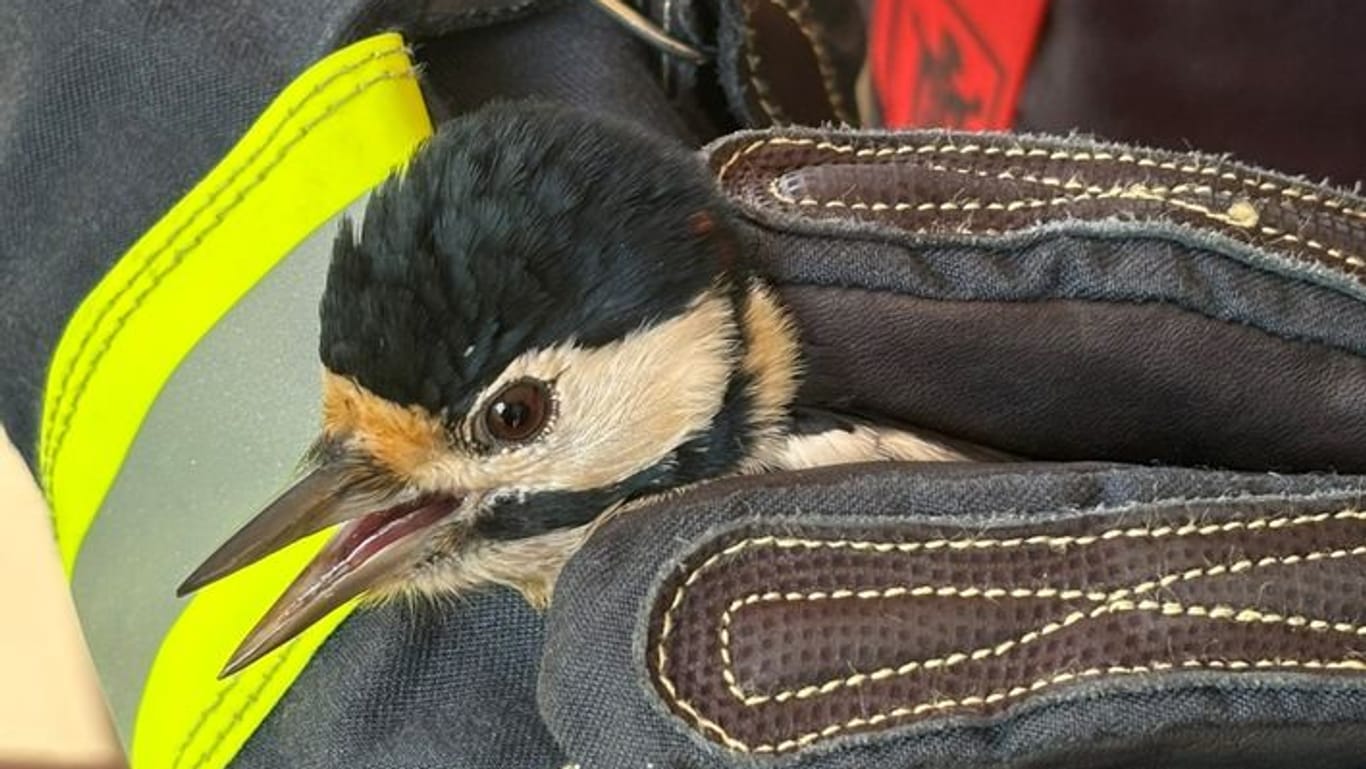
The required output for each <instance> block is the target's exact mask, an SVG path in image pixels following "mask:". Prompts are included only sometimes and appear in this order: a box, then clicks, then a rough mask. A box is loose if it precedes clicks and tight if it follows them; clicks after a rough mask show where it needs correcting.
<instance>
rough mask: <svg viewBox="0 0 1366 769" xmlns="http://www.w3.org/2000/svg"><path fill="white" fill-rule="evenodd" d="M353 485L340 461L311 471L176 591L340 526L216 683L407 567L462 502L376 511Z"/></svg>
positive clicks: (371, 499)
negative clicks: (427, 539) (428, 534)
mask: <svg viewBox="0 0 1366 769" xmlns="http://www.w3.org/2000/svg"><path fill="white" fill-rule="evenodd" d="M353 478H354V468H353V467H348V466H347V465H346V463H344V462H340V461H336V460H333V461H326V460H325V461H324V462H323V463H321V464H319V465H317V466H316V467H315V468H313V469H312V470H311V471H310V472H309V473H308V474H306V475H305V476H303V477H302V478H300V479H299V480H298V481H297V482H295V483H294V485H293V486H291V487H290V488H289V489H288V490H287V491H285V492H284V493H283V494H281V495H280V496H279V497H277V498H276V499H275V501H273V502H271V503H270V504H269V505H267V506H266V508H265V509H264V510H262V511H261V512H260V513H259V514H258V515H257V516H256V517H255V518H253V519H252V520H251V521H250V522H249V523H247V525H246V526H243V527H242V528H241V529H240V530H239V531H238V532H237V533H236V534H233V535H232V537H230V538H229V539H228V541H227V542H225V543H223V545H222V546H221V547H219V548H218V550H216V551H215V552H214V553H213V555H210V556H209V557H208V559H206V560H205V561H204V563H203V564H201V565H200V566H199V568H197V569H195V570H194V573H192V574H191V575H190V576H189V577H188V578H186V580H185V581H184V582H183V583H182V584H181V585H180V588H179V589H178V590H177V591H176V593H177V595H180V596H184V595H187V594H189V593H192V592H194V591H196V590H198V589H200V588H202V587H204V586H205V585H208V584H209V583H211V582H215V581H217V580H219V579H222V578H223V577H225V576H227V575H229V574H231V573H233V572H235V571H237V570H239V569H241V568H243V567H245V566H247V565H249V564H251V563H254V562H256V561H258V560H260V559H261V558H264V557H265V556H267V555H269V554H271V553H273V552H275V551H277V550H280V549H281V548H283V547H285V546H287V545H289V544H291V543H293V542H295V541H297V540H299V539H301V538H303V537H306V536H308V535H309V534H312V533H314V532H317V531H320V530H322V529H324V528H327V527H328V526H332V525H335V524H338V523H344V524H345V525H344V526H342V527H341V528H340V529H339V530H338V531H337V533H336V534H335V535H333V537H332V539H331V540H329V541H328V543H327V544H326V545H324V546H323V549H322V551H321V552H320V553H319V554H318V555H317V556H316V557H315V558H314V559H313V561H312V562H311V563H309V565H308V566H307V567H306V568H305V569H304V570H303V572H302V573H301V574H299V576H298V577H297V578H295V580H294V582H293V583H291V584H290V586H289V587H288V588H287V589H286V590H285V592H284V594H283V595H282V596H280V598H279V600H277V601H276V602H275V604H274V605H273V606H271V608H270V610H269V611H267V612H266V614H265V616H264V617H262V618H261V621H260V622H258V623H257V624H256V627H254V628H252V630H251V632H250V633H248V634H247V637H246V639H245V640H244V641H243V642H242V643H241V645H240V646H238V648H237V651H235V652H233V655H232V657H231V658H230V659H229V660H228V663H227V665H226V666H225V667H224V668H223V671H222V672H221V673H220V674H219V677H220V678H223V677H226V676H229V675H231V674H233V673H235V672H237V671H238V670H241V669H242V668H243V667H246V666H247V665H249V664H251V663H252V662H254V661H256V660H257V659H260V658H261V657H262V656H264V655H266V654H267V653H269V652H270V651H271V650H273V649H275V648H277V647H278V646H280V645H281V644H283V643H284V642H286V641H288V640H289V639H291V638H293V637H294V636H296V635H298V634H299V633H301V632H303V630H304V629H306V628H307V627H308V626H309V625H312V624H313V623H314V622H317V621H318V620H319V619H321V618H322V617H324V616H325V615H327V614H328V613H329V612H331V611H332V610H333V609H335V608H337V607H338V606H341V605H342V604H344V603H346V602H347V601H349V600H351V599H352V598H354V597H356V596H357V595H360V594H361V593H363V592H365V591H366V590H368V589H370V588H372V587H374V586H376V585H377V584H379V583H381V582H383V581H384V580H385V579H386V578H388V577H391V576H393V575H394V574H395V573H396V572H400V571H402V570H403V569H404V568H405V567H406V566H409V565H411V564H412V563H413V562H414V560H416V558H417V557H418V555H419V551H420V550H421V546H422V542H423V540H424V539H425V537H424V535H425V534H426V533H427V532H428V531H429V530H430V529H431V528H432V527H433V526H435V525H436V524H437V523H438V522H440V521H441V520H443V519H445V518H446V517H448V516H449V515H450V514H451V513H452V512H454V510H455V509H456V508H457V507H458V506H459V504H460V502H461V499H460V498H459V497H456V496H453V495H429V496H411V495H410V496H409V497H408V498H406V499H403V500H401V501H399V502H397V503H396V504H395V503H393V501H392V500H390V502H389V506H388V507H384V508H382V509H376V508H377V504H376V502H375V500H376V496H375V494H374V492H373V490H371V489H360V488H357V486H356V484H355V483H354V482H353ZM381 504H383V503H381Z"/></svg>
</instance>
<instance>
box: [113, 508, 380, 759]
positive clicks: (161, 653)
mask: <svg viewBox="0 0 1366 769" xmlns="http://www.w3.org/2000/svg"><path fill="white" fill-rule="evenodd" d="M328 536H330V533H329V532H322V533H320V534H317V535H314V536H313V537H310V538H309V539H306V540H303V541H302V542H298V543H295V544H294V545H293V546H291V547H290V548H288V549H286V550H284V551H282V552H280V553H278V554H276V555H274V556H272V557H271V558H269V559H267V560H265V561H263V562H261V563H259V564H257V565H255V566H252V567H251V568H248V569H246V570H244V571H242V572H241V573H239V574H235V575H233V576H232V577H231V578H230V579H227V580H224V581H222V582H219V583H216V584H213V585H210V586H209V587H207V588H204V590H202V591H201V592H200V593H199V594H197V595H196V596H195V597H194V599H193V600H191V601H190V605H189V606H188V607H186V609H185V611H184V612H183V613H181V615H180V616H179V617H178V618H177V619H176V622H175V625H174V626H172V628H171V631H170V632H169V633H167V634H166V638H165V639H164V640H163V641H162V644H161V649H160V650H158V651H157V656H156V660H155V661H154V662H153V663H152V670H151V674H150V675H149V676H148V679H147V685H146V687H145V688H144V690H143V694H142V699H141V701H140V702H139V703H138V715H137V720H136V722H135V723H134V726H133V744H132V748H131V750H130V758H131V761H132V767H133V769H222V768H223V767H225V766H227V765H228V762H229V761H231V760H232V758H233V756H235V755H237V751H238V750H240V749H241V748H242V745H244V744H245V743H246V741H247V738H248V737H250V736H251V735H252V733H253V732H255V731H256V728H257V727H258V726H260V725H261V722H262V721H264V720H265V718H266V716H267V715H269V714H270V711H271V709H272V708H274V707H275V703H276V702H278V701H279V699H280V697H282V696H283V695H284V693H285V691H286V690H287V689H288V688H289V687H290V685H291V684H293V683H294V679H295V678H296V677H298V675H299V673H301V672H302V671H303V669H304V666H305V665H307V664H308V661H309V659H311V658H312V656H313V652H314V651H316V650H317V648H318V646H320V645H321V644H322V642H323V641H325V640H326V639H327V636H328V635H329V634H331V632H332V631H333V630H334V629H336V627H337V625H339V624H341V621H342V620H343V619H345V618H346V616H347V615H348V614H350V613H351V610H352V608H354V604H348V605H347V606H345V607H343V608H341V609H338V610H337V611H335V612H333V613H332V614H330V615H328V616H327V617H326V618H325V619H323V620H321V621H320V622H318V623H317V624H315V625H313V626H312V627H310V628H309V629H308V630H307V631H306V632H305V633H303V634H302V635H300V636H299V637H298V638H296V639H294V640H293V641H292V642H290V643H289V644H287V645H285V646H283V647H281V648H280V649H277V650H276V651H275V652H273V653H272V654H270V655H268V656H267V657H265V658H264V659H261V660H259V661H257V662H256V663H254V664H253V665H251V666H250V667H248V668H246V669H245V670H243V671H241V672H240V673H238V674H237V675H234V676H232V677H230V678H228V679H226V680H223V681H219V680H217V679H216V678H215V676H216V675H217V673H218V670H219V669H220V668H221V667H222V666H223V663H225V662H226V661H227V659H228V656H229V655H230V654H232V651H233V649H234V648H236V646H237V643H238V641H240V640H241V639H242V636H243V635H245V633H246V631H247V629H249V628H250V627H251V626H252V625H253V624H255V622H256V621H257V620H258V619H260V618H261V615H263V614H265V612H266V609H267V608H269V606H270V604H271V602H273V601H274V600H275V597H276V596H277V595H279V593H280V591H281V590H282V589H283V587H284V585H286V584H288V583H289V581H290V580H291V579H293V578H294V576H295V575H296V574H298V573H299V570H300V569H302V568H303V566H304V564H305V562H307V561H308V560H309V559H310V558H311V557H312V556H313V554H315V553H316V552H317V551H318V549H319V548H320V547H321V546H322V544H323V542H325V541H326V539H327V537H328Z"/></svg>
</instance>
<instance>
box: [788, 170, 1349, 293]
mask: <svg viewBox="0 0 1366 769" xmlns="http://www.w3.org/2000/svg"><path fill="white" fill-rule="evenodd" d="M921 168H923V169H925V170H929V171H938V172H942V173H956V174H962V175H964V176H978V177H982V178H995V179H999V180H1010V181H1023V182H1029V183H1032V184H1038V185H1042V186H1044V187H1050V188H1055V189H1064V190H1083V191H1082V192H1079V193H1076V194H1073V195H1066V196H1058V197H1054V198H1003V199H1000V200H994V201H985V200H982V199H978V198H963V199H958V200H951V201H945V202H940V203H935V202H921V203H913V202H908V201H881V200H875V201H867V200H862V199H856V200H853V201H847V200H842V199H831V200H819V199H817V198H814V197H802V198H795V197H793V196H791V195H788V194H786V193H784V192H783V191H782V190H780V189H778V180H777V179H776V178H775V179H773V180H772V181H770V182H769V184H768V194H769V196H770V197H772V198H774V199H775V200H777V201H778V202H780V203H784V204H787V205H795V206H805V207H813V206H819V207H822V208H844V209H851V210H859V211H873V212H876V213H881V212H885V211H895V212H906V211H915V212H924V211H939V212H957V211H962V212H971V211H978V210H984V211H1004V212H1011V211H1020V210H1024V209H1033V208H1045V207H1050V206H1067V205H1071V204H1073V203H1083V202H1087V201H1095V200H1105V199H1116V198H1118V199H1123V200H1140V201H1147V202H1153V203H1160V204H1162V205H1166V206H1170V207H1172V208H1176V209H1179V210H1183V211H1190V212H1193V213H1197V214H1200V215H1201V216H1203V217H1205V218H1206V219H1210V220H1212V221H1215V222H1219V223H1220V224H1225V225H1228V226H1230V227H1237V228H1239V229H1244V230H1256V231H1259V232H1261V233H1262V234H1264V235H1268V236H1271V237H1273V238H1275V239H1276V240H1277V241H1283V242H1287V243H1295V244H1298V245H1303V246H1307V247H1309V248H1311V249H1313V250H1315V251H1319V252H1321V253H1324V254H1326V255H1328V256H1329V257H1331V258H1333V259H1336V260H1338V261H1341V262H1344V263H1346V264H1348V265H1350V266H1351V267H1355V268H1362V267H1366V259H1362V258H1361V257H1360V256H1357V255H1355V254H1352V253H1348V252H1346V251H1343V250H1342V249H1340V248H1337V247H1334V246H1329V245H1326V244H1323V243H1320V242H1319V241H1317V240H1314V239H1313V238H1304V237H1301V236H1299V235H1297V234H1291V233H1288V232H1286V231H1284V230H1281V229H1277V228H1275V227H1271V226H1268V225H1261V226H1258V223H1257V219H1258V216H1257V213H1256V209H1255V208H1254V207H1253V205H1252V203H1251V202H1249V201H1247V200H1245V199H1243V198H1237V197H1235V199H1234V200H1233V201H1232V203H1230V205H1229V207H1228V208H1227V209H1226V210H1224V211H1215V210H1213V209H1212V208H1210V207H1209V206H1204V205H1201V204H1199V203H1195V202H1192V201H1189V200H1182V199H1180V198H1175V197H1170V196H1171V195H1177V194H1180V193H1183V192H1193V193H1196V194H1208V195H1211V196H1213V195H1216V194H1220V193H1222V194H1226V195H1235V194H1236V193H1230V192H1228V191H1227V190H1218V189H1215V188H1213V187H1211V186H1210V185H1208V184H1193V183H1183V184H1177V185H1175V186H1171V187H1167V186H1161V185H1157V186H1149V185H1146V184H1142V183H1132V184H1128V185H1115V186H1113V187H1109V188H1104V187H1101V186H1099V185H1095V184H1091V185H1087V184H1082V183H1081V182H1079V181H1077V180H1076V179H1075V178H1073V179H1068V180H1066V181H1063V180H1062V179H1058V178H1056V177H1047V176H1044V177H1040V176H1037V175H1035V174H1028V173H1026V174H1017V173H1014V172H1012V171H1008V170H1007V171H1002V172H1000V173H996V174H991V173H989V172H986V171H982V170H979V169H971V168H955V167H949V166H944V165H939V164H930V165H926V166H921ZM959 229H960V231H968V232H971V231H972V230H971V229H970V228H967V226H966V223H965V224H964V225H963V226H961V227H960V228H959ZM978 231H985V232H997V230H992V229H988V230H978ZM912 232H915V233H918V234H926V233H929V232H931V230H930V229H929V228H925V227H920V228H916V229H914V230H912Z"/></svg>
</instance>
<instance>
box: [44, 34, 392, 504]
mask: <svg viewBox="0 0 1366 769" xmlns="http://www.w3.org/2000/svg"><path fill="white" fill-rule="evenodd" d="M404 50H405V49H403V48H395V49H389V50H388V51H387V52H386V53H384V55H393V54H395V53H402V52H404ZM380 57H381V52H375V54H372V55H371V57H367V59H366V60H364V61H363V62H357V63H355V64H354V65H353V66H351V67H349V68H348V69H347V70H346V71H347V72H350V71H354V70H355V69H357V68H359V67H360V66H363V65H364V64H366V63H369V62H370V61H373V60H375V59H378V58H380ZM414 76H415V72H414V71H413V69H412V68H411V67H409V68H407V69H405V70H403V71H389V72H382V73H380V74H378V75H375V76H373V77H370V78H367V79H365V80H362V81H360V82H359V83H357V85H356V86H355V87H354V88H353V89H352V90H351V91H349V92H347V93H345V94H342V95H341V96H339V97H337V98H336V99H335V100H333V101H331V102H328V103H327V105H326V106H325V107H324V110H323V111H322V112H321V113H320V114H319V115H317V116H316V117H315V118H313V119H312V120H311V121H309V122H307V123H305V124H303V125H302V126H301V127H300V128H299V129H298V132H297V133H295V134H294V136H292V137H290V138H289V139H288V140H286V141H285V142H284V143H283V144H281V145H280V146H279V148H278V150H277V153H276V155H275V157H273V158H272V159H271V160H270V162H268V163H267V164H266V165H265V166H263V167H262V168H261V169H260V170H259V171H257V174H256V177H255V178H254V179H252V180H251V181H250V182H249V183H248V184H247V185H246V186H245V187H243V188H242V189H241V190H239V191H238V192H237V194H236V195H234V196H233V198H232V199H231V200H230V201H229V202H228V203H227V205H225V206H223V207H222V208H221V209H219V210H217V211H215V212H214V213H213V214H212V218H211V219H210V221H208V222H207V223H206V224H205V226H204V227H203V228H202V229H200V230H199V231H198V232H197V233H195V234H194V235H193V236H191V238H190V240H189V242H188V243H186V244H185V245H184V246H183V247H182V248H180V249H179V250H177V251H176V252H174V253H173V254H172V255H171V257H170V259H169V260H167V261H168V263H167V264H166V265H165V266H164V267H162V269H161V270H159V271H152V268H153V266H155V265H156V261H157V258H158V257H159V256H161V255H162V254H164V253H165V252H166V251H167V250H168V249H169V248H170V247H171V245H172V244H173V243H174V242H175V240H176V239H177V238H178V237H179V235H180V234H181V233H182V232H184V231H185V230H187V229H188V228H189V227H190V225H192V224H193V223H194V222H195V220H196V219H197V218H198V217H199V216H201V215H202V214H203V213H204V212H205V211H207V210H208V209H209V207H211V206H212V204H213V203H214V202H215V201H216V200H217V198H218V196H219V195H221V194H222V193H223V192H224V191H226V190H227V188H228V187H230V186H231V185H232V184H233V183H234V182H235V181H236V180H237V179H238V178H240V177H241V175H242V174H244V173H245V172H246V171H247V170H248V169H249V168H251V166H252V165H253V164H254V163H255V161H256V160H257V159H258V158H259V157H260V156H261V154H263V153H264V150H265V149H266V148H267V147H269V146H271V145H272V144H273V143H274V137H275V136H276V135H278V132H283V128H284V126H285V125H286V124H287V123H289V122H291V121H292V118H293V117H294V116H295V115H297V114H298V112H299V111H300V110H302V109H303V107H304V105H305V102H300V103H299V104H298V105H296V107H295V110H294V111H292V112H291V113H289V114H288V115H286V117H285V118H283V119H282V120H281V121H280V123H279V124H278V125H277V128H276V132H277V133H273V134H272V136H271V138H269V139H267V140H266V142H265V143H263V144H262V145H261V147H260V148H259V150H258V152H256V153H253V154H252V156H251V158H249V159H248V160H247V161H245V162H244V163H243V164H242V165H241V166H238V167H237V169H236V170H235V171H234V172H233V173H232V174H231V175H230V177H229V179H228V180H226V181H225V182H224V183H223V184H222V185H220V186H219V187H218V188H217V189H216V190H215V191H214V192H213V193H211V194H210V197H209V200H208V201H206V202H205V204H204V205H203V206H201V207H200V208H199V209H197V210H196V211H195V212H194V213H193V214H192V215H191V216H190V218H188V219H187V220H186V222H185V224H183V225H182V226H180V227H178V228H177V229H176V231H175V232H174V233H173V234H172V235H171V236H170V237H168V239H167V241H166V243H165V244H164V245H163V246H161V247H160V248H159V249H157V250H156V251H154V252H153V253H152V254H151V255H149V256H148V257H147V258H146V259H145V260H144V262H143V264H142V265H140V266H139V267H138V269H137V270H136V271H135V272H134V274H133V275H131V276H129V278H128V280H127V282H126V283H124V284H123V286H121V287H120V288H119V289H118V290H117V291H116V292H115V294H114V295H113V296H112V297H111V298H110V299H109V300H108V301H107V302H106V303H105V304H104V305H103V306H102V307H101V309H100V311H99V313H98V315H97V316H96V318H95V320H94V321H92V323H91V325H90V327H89V330H88V331H87V333H86V334H85V336H84V337H83V338H82V340H81V342H80V343H79V344H78V346H77V350H76V352H75V353H74V354H73V355H72V357H71V359H70V362H69V363H68V365H67V369H66V371H65V372H64V375H63V377H62V379H61V380H60V384H59V385H58V391H57V396H56V398H55V400H54V405H53V412H54V418H53V419H54V423H55V427H54V430H53V432H52V433H51V434H52V436H53V438H52V443H51V450H50V451H48V452H47V460H46V461H45V462H43V463H42V465H43V467H44V468H45V471H44V476H45V484H44V485H45V486H46V487H47V488H48V489H49V490H50V489H51V488H52V479H53V473H54V471H55V469H56V463H57V459H58V457H59V455H60V454H61V450H62V447H63V446H64V444H65V440H66V436H67V434H68V432H69V430H70V427H71V421H72V419H73V418H74V416H75V413H76V411H77V409H78V407H79V404H80V400H81V397H82V395H83V393H84V392H85V388H86V386H87V385H88V384H89V383H90V378H91V377H92V376H93V375H94V372H95V369H96V368H97V367H98V364H99V362H100V360H101V359H102V358H103V357H104V355H105V354H106V353H107V352H108V350H109V348H110V347H111V345H112V344H113V342H114V339H115V338H117V336H118V334H119V332H120V331H121V330H122V328H123V327H124V325H125V324H126V323H127V322H128V319H129V318H130V317H132V314H133V313H134V312H136V311H137V310H138V308H139V307H141V306H142V303H143V302H144V301H146V299H147V297H148V296H149V295H150V294H151V292H152V291H153V290H155V289H156V287H157V286H159V285H160V284H161V281H163V280H164V279H165V278H166V277H167V276H168V275H170V274H171V273H172V272H174V271H175V270H176V268H178V267H179V266H180V265H181V264H183V263H184V261H185V259H186V258H187V257H188V256H189V255H190V254H191V253H192V252H193V251H194V250H195V249H196V248H197V247H198V246H199V244H200V243H202V242H203V240H204V238H206V237H207V236H208V235H209V233H211V232H213V230H215V229H217V227H218V225H220V224H221V223H222V222H223V221H224V219H225V218H226V217H227V215H228V214H229V213H231V212H232V210H233V209H235V208H236V207H237V206H238V205H240V204H241V203H242V202H243V201H244V200H246V198H247V196H248V194H250V193H251V192H252V191H253V190H255V189H256V188H257V187H259V186H260V185H261V184H262V183H263V182H265V180H266V179H267V178H268V177H269V176H270V173H271V172H272V171H273V170H274V169H275V168H276V167H278V166H279V165H280V164H281V163H282V162H284V160H285V158H287V157H288V156H289V153H290V152H291V151H292V150H293V148H294V147H296V146H297V145H298V144H299V142H300V141H302V140H303V139H304V138H305V137H306V136H307V135H308V134H309V133H311V132H312V131H313V129H315V128H317V127H318V126H319V125H320V124H322V123H323V122H325V121H326V120H327V119H328V118H330V117H331V116H333V115H334V114H336V113H337V111H338V110H339V109H340V108H341V107H342V106H344V105H345V104H347V103H348V102H350V101H352V100H353V99H355V98H357V97H359V96H360V95H361V94H363V93H365V92H366V91H367V90H369V89H370V88H373V87H375V86H377V85H379V84H380V83H383V82H386V81H390V80H403V79H411V78H413V77H414ZM337 77H340V74H339V75H338V76H337ZM331 80H333V81H335V80H336V77H334V78H332V79H331ZM322 87H323V84H322V83H320V84H319V85H318V87H316V88H315V89H314V90H313V91H310V92H309V97H308V98H311V97H312V96H313V95H314V94H317V93H320V92H321V89H322ZM149 271H151V276H150V280H149V281H147V282H146V284H145V285H144V286H142V288H141V289H140V290H139V291H138V293H137V294H135V295H134V296H133V299H132V305H131V306H130V307H128V308H127V309H126V310H125V311H124V312H123V313H122V314H121V315H119V316H118V317H117V318H115V319H114V321H113V324H112V325H111V326H109V328H108V332H107V333H106V334H105V335H104V338H103V339H102V340H101V343H100V346H99V347H98V348H96V349H95V351H94V353H92V355H91V358H90V360H89V361H88V362H87V363H86V366H85V371H84V374H83V375H82V377H81V379H80V380H79V381H78V382H77V383H76V384H75V386H74V388H73V389H72V390H71V395H70V398H69V399H68V398H67V397H66V392H67V386H68V384H69V382H70V379H71V376H72V375H73V374H74V372H75V369H76V363H77V361H78V360H79V359H80V357H81V355H82V353H83V352H84V350H85V349H86V346H87V345H88V344H89V342H90V341H91V340H92V339H93V338H94V337H95V335H96V334H97V333H99V332H100V331H101V330H102V329H101V326H102V325H103V324H104V319H105V318H106V317H107V316H108V314H109V313H110V311H112V310H113V308H114V306H115V305H116V304H118V303H119V301H120V300H121V299H122V298H123V297H124V296H125V295H126V294H127V293H128V292H129V291H132V290H133V288H134V286H135V284H137V283H138V282H139V280H140V279H141V278H142V277H143V276H145V275H147V274H148V272H149ZM68 401H69V402H68ZM63 404H66V407H65V408H63V407H62V406H63ZM56 414H60V417H58V416H55V415H56ZM49 493H50V492H49Z"/></svg>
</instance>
